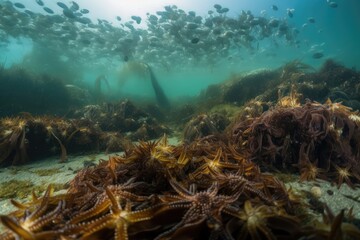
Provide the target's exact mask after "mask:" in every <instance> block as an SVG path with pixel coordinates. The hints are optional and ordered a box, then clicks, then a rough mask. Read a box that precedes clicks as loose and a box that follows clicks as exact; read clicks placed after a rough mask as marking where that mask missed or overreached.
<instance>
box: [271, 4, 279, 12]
mask: <svg viewBox="0 0 360 240" xmlns="http://www.w3.org/2000/svg"><path fill="white" fill-rule="evenodd" d="M271 9H272V10H274V11H277V10H279V8H278V7H277V6H276V5H272V6H271Z"/></svg>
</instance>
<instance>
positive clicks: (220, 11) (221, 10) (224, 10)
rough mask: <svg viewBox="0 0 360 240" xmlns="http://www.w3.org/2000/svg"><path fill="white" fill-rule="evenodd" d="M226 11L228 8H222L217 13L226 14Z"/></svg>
mask: <svg viewBox="0 0 360 240" xmlns="http://www.w3.org/2000/svg"><path fill="white" fill-rule="evenodd" d="M228 11H229V9H228V8H222V9H220V10H219V11H218V12H219V13H227V12H228Z"/></svg>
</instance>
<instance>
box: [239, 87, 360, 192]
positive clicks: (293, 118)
mask: <svg viewBox="0 0 360 240" xmlns="http://www.w3.org/2000/svg"><path fill="white" fill-rule="evenodd" d="M358 118H359V115H358V113H357V112H352V111H351V109H349V108H348V107H346V106H344V105H342V104H340V103H332V102H331V101H330V100H328V101H327V102H326V103H325V104H319V103H316V102H307V103H306V104H304V105H300V104H299V103H298V102H297V101H296V94H294V93H292V94H291V95H290V96H289V97H286V98H282V99H280V101H279V104H278V105H277V106H276V107H275V108H273V109H271V110H269V111H267V112H264V113H263V114H262V115H261V116H259V117H257V118H255V119H254V120H253V122H251V123H249V124H248V125H246V124H244V122H239V123H238V124H237V125H236V124H235V125H234V128H233V130H232V133H233V140H234V142H235V143H236V144H238V145H242V144H245V145H246V146H247V147H248V149H249V151H250V152H251V155H252V158H253V159H255V160H256V161H257V162H259V163H260V164H262V165H263V164H267V165H268V166H274V167H277V168H281V169H283V168H286V169H288V170H293V169H294V167H297V168H298V169H299V170H300V173H301V177H300V179H301V180H314V179H316V178H323V179H331V180H333V181H335V182H337V183H338V184H339V185H340V184H341V183H343V182H346V183H347V184H348V185H350V186H352V183H354V182H359V181H360V178H359V176H360V169H359V167H358V166H359V144H360V138H359V136H360V122H359V121H358V120H357V119H358ZM245 133H246V134H245Z"/></svg>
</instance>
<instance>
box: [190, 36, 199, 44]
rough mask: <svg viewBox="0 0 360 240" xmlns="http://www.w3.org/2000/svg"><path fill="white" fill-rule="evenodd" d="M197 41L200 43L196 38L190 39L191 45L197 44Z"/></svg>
mask: <svg viewBox="0 0 360 240" xmlns="http://www.w3.org/2000/svg"><path fill="white" fill-rule="evenodd" d="M199 41H200V39H199V38H197V37H195V38H193V39H191V43H192V44H197V43H198V42H199Z"/></svg>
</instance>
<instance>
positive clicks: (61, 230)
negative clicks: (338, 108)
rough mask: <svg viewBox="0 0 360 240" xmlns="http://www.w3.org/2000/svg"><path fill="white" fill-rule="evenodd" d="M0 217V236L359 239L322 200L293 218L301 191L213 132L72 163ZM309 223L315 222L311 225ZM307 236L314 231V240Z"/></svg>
mask: <svg viewBox="0 0 360 240" xmlns="http://www.w3.org/2000/svg"><path fill="white" fill-rule="evenodd" d="M52 192H53V189H52V187H51V186H49V188H48V190H47V191H46V193H45V194H44V196H43V197H41V198H39V197H37V196H36V195H35V194H34V195H33V199H32V201H31V202H29V203H19V202H17V201H14V200H12V203H13V204H14V205H15V206H16V207H17V208H18V210H17V211H15V212H13V213H11V214H9V215H3V216H0V219H1V222H2V223H3V225H4V226H5V227H7V228H8V231H7V232H5V233H4V234H2V235H0V239H19V238H23V239H60V238H61V239H278V238H279V239H280V238H281V239H298V238H300V237H310V236H311V237H315V238H316V239H329V238H333V239H339V238H337V237H355V238H356V237H359V236H360V230H359V229H357V228H356V227H355V226H354V225H352V224H348V223H343V219H344V211H342V212H341V213H340V214H339V215H337V216H335V215H334V214H333V213H332V212H331V211H330V210H329V209H328V208H326V213H325V214H324V221H323V222H322V223H317V224H316V225H315V224H312V223H309V224H301V223H302V222H303V221H304V219H305V217H306V216H301V215H299V214H296V213H297V212H298V211H299V209H302V208H303V207H304V204H303V202H302V198H301V197H300V196H299V195H297V194H295V193H294V191H293V190H291V189H287V188H286V187H285V185H284V184H283V183H282V182H281V181H280V180H279V179H277V178H276V177H274V176H273V175H271V174H269V173H262V172H261V171H260V168H259V167H258V166H257V165H256V164H254V163H253V162H252V161H250V160H249V152H248V151H247V150H246V149H241V148H240V147H238V146H236V145H233V144H232V143H230V142H228V141H224V140H221V139H218V138H215V137H208V138H203V139H200V140H197V141H193V142H192V143H191V144H188V145H179V146H173V145H170V144H169V143H168V141H167V138H166V136H164V137H163V138H162V139H160V140H158V141H156V142H152V141H149V142H140V143H139V144H138V145H135V146H133V147H131V148H129V149H128V150H126V151H125V153H124V154H123V155H121V156H112V157H110V158H109V160H101V161H100V162H99V164H98V165H97V166H92V167H88V168H85V169H83V170H82V171H80V172H79V173H78V174H77V176H76V177H75V178H74V179H73V180H72V181H71V182H70V184H69V189H68V191H67V193H66V194H63V195H57V196H53V194H52ZM314 226H316V227H314ZM315 238H314V239H315Z"/></svg>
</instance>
